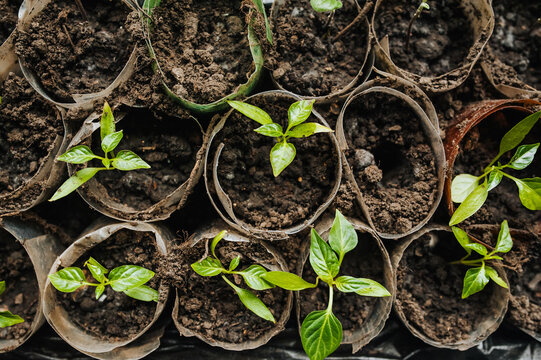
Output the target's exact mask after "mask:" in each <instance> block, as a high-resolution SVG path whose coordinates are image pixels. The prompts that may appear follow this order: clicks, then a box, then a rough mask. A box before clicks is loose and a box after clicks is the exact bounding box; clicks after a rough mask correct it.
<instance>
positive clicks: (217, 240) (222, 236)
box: [210, 230, 227, 259]
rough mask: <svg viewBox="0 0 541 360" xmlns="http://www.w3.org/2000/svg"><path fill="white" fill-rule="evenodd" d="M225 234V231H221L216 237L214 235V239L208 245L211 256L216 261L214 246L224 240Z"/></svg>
mask: <svg viewBox="0 0 541 360" xmlns="http://www.w3.org/2000/svg"><path fill="white" fill-rule="evenodd" d="M226 234H227V230H222V231H220V233H219V234H218V235H216V236H215V237H214V239H212V243H211V244H210V251H211V252H212V255H213V256H214V257H215V258H216V259H218V257H217V256H216V245H218V243H219V242H220V241H222V239H223V238H224V236H225V235H226Z"/></svg>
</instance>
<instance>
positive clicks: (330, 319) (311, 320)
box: [261, 210, 391, 360]
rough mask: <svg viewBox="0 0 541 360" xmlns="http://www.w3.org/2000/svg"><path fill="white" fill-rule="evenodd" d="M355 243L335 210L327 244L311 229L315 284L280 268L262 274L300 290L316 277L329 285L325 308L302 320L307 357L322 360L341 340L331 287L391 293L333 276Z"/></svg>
mask: <svg viewBox="0 0 541 360" xmlns="http://www.w3.org/2000/svg"><path fill="white" fill-rule="evenodd" d="M357 243H358V238H357V232H356V231H355V229H354V228H353V225H352V224H351V223H350V222H349V221H347V219H346V218H345V217H344V216H343V215H342V214H341V213H340V212H339V211H338V210H337V211H336V217H335V218H334V222H333V225H332V227H331V230H330V233H329V243H326V242H325V241H324V240H323V239H322V238H321V237H320V236H319V234H318V233H317V232H316V231H315V230H314V229H312V233H311V244H310V265H311V266H312V269H314V272H315V273H316V274H317V278H316V281H315V284H312V283H309V282H307V281H305V280H304V279H302V278H301V277H299V276H297V275H295V274H291V273H288V272H282V271H271V272H268V273H266V274H264V275H262V276H261V277H262V278H263V279H264V280H266V281H268V282H269V283H271V284H274V285H276V286H278V287H281V288H283V289H286V290H292V291H299V290H305V289H311V288H315V287H317V286H318V283H319V280H322V281H323V282H325V283H326V284H327V285H328V287H329V303H328V306H327V309H325V310H320V311H313V312H311V313H310V314H308V316H306V318H305V319H304V321H303V322H302V325H301V340H302V346H303V347H304V351H306V354H307V355H308V357H309V358H310V360H322V359H324V358H325V357H327V356H329V355H330V354H332V353H333V352H334V351H335V350H336V349H337V348H338V346H340V343H341V342H342V324H341V323H340V320H338V318H337V317H336V316H335V315H334V314H333V312H332V307H333V295H334V287H335V286H336V288H337V289H338V291H341V292H343V293H356V294H357V295H361V296H373V297H384V296H391V294H390V293H389V292H388V291H387V289H385V287H383V285H381V284H380V283H378V282H376V281H374V280H370V279H364V278H355V277H352V276H339V277H336V276H337V275H338V273H339V271H340V266H341V265H342V260H343V259H344V255H345V254H346V253H347V252H349V251H351V250H353V249H355V247H356V246H357Z"/></svg>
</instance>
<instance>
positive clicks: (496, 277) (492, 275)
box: [485, 266, 509, 289]
mask: <svg viewBox="0 0 541 360" xmlns="http://www.w3.org/2000/svg"><path fill="white" fill-rule="evenodd" d="M485 271H486V273H487V275H488V277H489V278H491V279H492V281H494V282H495V283H496V284H498V285H500V286H501V287H503V288H506V289H508V288H509V286H507V283H506V282H505V280H504V279H502V278H501V277H500V275H498V272H497V271H496V270H494V269H493V268H491V267H490V266H487V267H486V268H485Z"/></svg>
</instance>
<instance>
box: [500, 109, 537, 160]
mask: <svg viewBox="0 0 541 360" xmlns="http://www.w3.org/2000/svg"><path fill="white" fill-rule="evenodd" d="M539 116H541V111H538V112H536V113H534V114H532V115H530V116H528V117H526V118H525V119H523V120H521V121H520V122H519V123H518V124H516V125H515V126H513V128H512V129H511V130H509V131H508V132H507V133H506V134H505V135H504V136H503V138H502V140H501V142H500V152H499V153H498V156H497V157H496V159H497V158H499V157H500V156H502V155H503V154H505V153H506V152H508V151H509V150H513V149H514V148H515V147H517V146H518V145H520V143H521V142H522V140H524V138H525V137H526V135H528V133H529V132H530V130H531V129H532V128H533V127H534V125H535V124H536V123H537V121H538V120H539Z"/></svg>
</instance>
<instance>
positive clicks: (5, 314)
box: [0, 281, 24, 328]
mask: <svg viewBox="0 0 541 360" xmlns="http://www.w3.org/2000/svg"><path fill="white" fill-rule="evenodd" d="M4 291H6V282H5V281H0V295H2V294H3V293H4ZM22 322H24V320H23V318H21V317H20V316H19V315H14V314H12V313H11V312H10V311H0V328H5V327H8V326H13V325H16V324H20V323H22Z"/></svg>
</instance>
